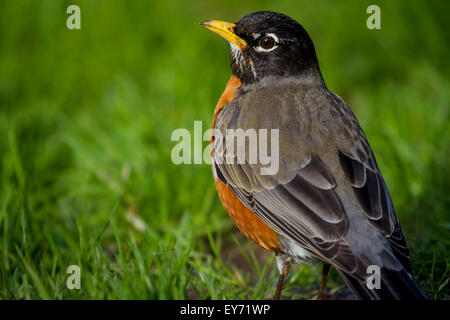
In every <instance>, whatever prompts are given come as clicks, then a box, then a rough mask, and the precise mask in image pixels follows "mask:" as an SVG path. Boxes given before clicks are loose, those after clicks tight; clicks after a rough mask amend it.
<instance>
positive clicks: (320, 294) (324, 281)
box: [317, 263, 331, 300]
mask: <svg viewBox="0 0 450 320" xmlns="http://www.w3.org/2000/svg"><path fill="white" fill-rule="evenodd" d="M330 267H331V265H330V264H328V263H324V264H323V269H322V278H321V279H320V284H319V292H318V293H317V300H324V299H325V286H326V284H327V276H328V271H330Z"/></svg>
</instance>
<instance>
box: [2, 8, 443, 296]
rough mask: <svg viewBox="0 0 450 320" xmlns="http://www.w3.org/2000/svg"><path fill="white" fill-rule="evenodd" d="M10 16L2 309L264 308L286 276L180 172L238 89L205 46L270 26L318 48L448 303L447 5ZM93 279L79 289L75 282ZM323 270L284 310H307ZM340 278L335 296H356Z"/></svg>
mask: <svg viewBox="0 0 450 320" xmlns="http://www.w3.org/2000/svg"><path fill="white" fill-rule="evenodd" d="M72 3H73V1H51V0H48V1H42V0H38V1H20V2H16V1H2V2H0V134H1V138H0V257H1V258H0V298H2V299H41V298H42V299H82V298H84V299H93V298H97V299H183V298H189V297H192V298H200V299H211V298H212V299H228V298H230V299H241V298H251V299H261V298H264V299H266V298H270V297H271V296H272V295H273V294H274V289H275V285H276V281H277V270H276V268H275V263H274V258H273V257H270V256H269V255H267V254H264V253H261V251H260V250H258V249H257V248H255V247H254V246H251V245H250V244H249V242H248V241H247V240H246V239H244V238H243V237H241V236H240V235H238V233H236V227H235V226H234V225H233V223H232V222H231V220H230V219H229V218H228V216H227V214H226V213H225V211H224V209H223V207H222V205H221V204H220V201H219V200H218V197H217V195H216V191H215V187H214V183H213V179H212V176H211V169H210V167H209V166H208V165H206V164H203V165H181V166H177V165H174V164H173V163H172V162H171V159H170V153H171V148H172V147H173V146H174V143H173V142H171V141H170V135H171V132H172V131H173V130H174V129H176V128H187V129H189V130H192V129H193V121H194V120H201V121H203V124H204V125H203V128H204V129H206V128H207V127H209V124H210V122H211V119H212V112H213V108H214V106H215V103H216V101H217V100H218V98H219V96H220V94H221V92H222V90H223V88H224V86H225V83H226V81H227V79H228V78H229V76H230V69H229V56H228V55H229V52H228V46H227V45H226V43H225V42H224V41H223V40H221V39H219V38H218V37H217V36H215V35H213V34H212V33H211V32H208V31H206V30H204V29H203V28H201V27H200V26H199V25H198V24H197V23H198V22H199V21H202V20H206V19H214V18H215V19H222V20H231V21H236V20H238V19H239V18H240V17H242V16H243V15H244V14H246V13H250V12H253V11H257V10H263V9H271V10H275V11H280V12H284V13H286V14H288V15H290V16H292V17H294V18H296V19H297V20H298V21H300V22H301V23H302V24H303V25H304V26H305V28H306V29H307V30H308V31H309V33H310V34H311V36H312V38H313V40H314V42H315V46H316V50H317V54H318V57H319V62H320V64H321V68H322V72H323V75H324V78H325V80H326V82H327V85H328V87H329V88H330V89H331V90H332V91H334V92H336V93H337V94H339V95H340V96H342V97H343V98H344V99H345V100H346V101H347V102H348V104H349V105H350V106H351V107H352V109H353V110H354V112H355V113H356V115H357V117H358V119H359V120H360V123H361V125H362V127H363V129H364V130H365V132H366V134H367V136H368V139H369V141H370V143H371V145H372V148H373V149H374V152H375V154H376V155H377V160H378V163H379V166H380V168H381V170H382V173H383V175H384V177H385V179H386V181H387V184H388V186H389V189H390V191H391V194H392V197H393V200H394V203H395V206H396V210H397V214H398V216H399V219H400V221H401V223H402V225H403V228H404V230H405V233H406V235H407V238H408V240H409V244H410V247H411V251H412V264H413V268H414V271H415V273H416V275H417V277H418V282H419V283H420V285H421V286H422V287H423V288H424V289H425V290H426V291H427V292H428V294H429V295H430V296H431V297H433V298H435V299H449V297H450V289H449V287H450V285H449V284H448V281H449V277H450V266H449V264H450V239H449V238H450V237H449V232H450V197H449V190H450V179H449V177H450V169H449V168H450V152H449V150H450V138H449V136H450V126H449V123H450V122H449V101H450V93H449V88H450V80H449V79H450V77H449V76H450V72H449V71H450V68H449V63H448V52H449V40H450V37H449V30H450V28H449V25H448V17H447V15H448V12H449V9H450V6H449V4H448V2H447V1H378V5H379V6H380V7H381V17H382V22H381V23H382V29H381V30H375V31H372V30H368V29H367V28H366V27H365V20H366V18H367V15H366V14H365V10H366V8H367V6H368V5H370V4H372V2H370V1H352V2H347V1H346V2H345V3H344V2H337V1H311V2H306V1H276V3H274V2H273V1H256V0H251V1H245V2H243V1H237V0H232V1H226V2H225V1H221V2H219V1H214V2H212V1H209V2H204V1H201V2H186V1H165V2H157V3H151V2H150V1H137V2H135V1H133V2H131V1H76V3H78V4H79V5H80V7H81V14H82V21H81V24H82V29H81V30H74V31H69V30H67V28H66V27H65V20H66V18H67V15H66V13H65V9H66V8H67V6H68V5H69V4H72ZM72 264H76V265H79V266H80V267H81V289H80V290H68V289H67V288H66V279H67V277H68V276H69V275H68V274H67V273H66V269H67V267H68V266H69V265H72ZM320 272H321V271H320V268H313V269H311V268H309V267H305V266H302V267H298V268H296V269H295V270H294V272H292V273H291V275H290V277H289V279H288V282H287V285H286V290H285V291H284V294H285V295H286V296H287V297H290V298H294V299H303V298H311V297H313V296H314V294H315V293H314V290H315V289H317V285H318V281H319V276H320ZM343 287H344V286H343V284H342V282H341V281H340V280H339V277H338V276H337V274H336V273H335V272H333V273H332V275H331V281H330V283H329V289H330V291H331V293H339V292H342V291H343Z"/></svg>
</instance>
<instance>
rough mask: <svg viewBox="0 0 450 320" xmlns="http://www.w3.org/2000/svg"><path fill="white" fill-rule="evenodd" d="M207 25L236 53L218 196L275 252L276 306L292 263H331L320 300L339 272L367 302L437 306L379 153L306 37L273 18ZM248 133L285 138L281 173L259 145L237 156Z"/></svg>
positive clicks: (218, 146) (221, 135)
mask: <svg viewBox="0 0 450 320" xmlns="http://www.w3.org/2000/svg"><path fill="white" fill-rule="evenodd" d="M200 24H201V25H202V26H204V27H206V28H207V29H209V30H211V31H213V32H214V33H216V34H218V35H220V36H221V37H223V38H224V39H225V40H227V42H228V43H229V45H230V58H231V73H232V75H231V78H230V79H229V81H228V83H227V85H226V88H225V91H224V92H223V94H222V96H221V97H220V99H219V101H218V103H217V105H216V107H215V110H214V115H213V121H212V129H213V134H212V135H211V143H210V146H211V160H212V161H211V164H212V171H213V176H214V180H215V186H216V189H217V192H218V196H219V198H220V201H221V202H222V204H223V206H224V207H225V209H226V211H227V212H228V214H229V215H230V217H231V219H232V220H233V221H234V223H235V224H236V226H237V227H238V229H239V230H240V231H241V232H242V233H243V234H244V235H245V236H246V237H247V238H249V239H251V240H252V241H254V242H256V243H257V244H258V245H260V246H261V247H262V248H264V249H266V250H267V251H269V252H272V253H275V256H276V262H277V266H278V270H279V272H280V277H279V280H278V284H277V288H276V292H275V296H274V299H280V297H281V292H282V289H283V284H284V282H285V279H286V277H287V275H288V274H289V270H290V267H291V264H292V263H296V264H309V265H316V264H318V263H323V271H322V278H321V281H320V285H319V290H318V296H317V298H319V299H323V298H324V297H325V293H324V291H325V285H326V279H327V274H328V271H329V269H330V268H331V267H334V268H335V269H336V270H337V272H338V273H339V275H340V276H341V277H342V279H343V280H344V282H345V283H346V285H347V286H348V287H349V289H350V290H351V291H352V292H353V293H354V295H355V298H357V299H364V300H384V299H386V300H404V299H415V300H422V299H427V296H426V294H425V293H424V292H423V291H422V289H421V288H420V287H419V286H418V284H417V283H416V281H415V279H414V276H413V273H412V268H411V264H410V254H409V249H408V245H407V242H406V239H405V235H404V233H403V231H402V228H401V226H400V223H399V220H398V218H397V215H396V212H395V209H394V205H393V202H392V198H391V195H390V193H389V190H388V188H387V185H386V182H385V180H384V179H383V177H382V175H381V172H380V169H379V167H378V165H377V162H376V160H375V156H374V153H373V151H372V149H371V147H370V145H369V142H368V140H367V138H366V136H365V134H364V132H363V130H362V128H361V126H360V125H359V122H358V120H357V119H356V117H355V115H354V114H353V112H352V110H351V109H350V107H349V106H348V105H347V104H346V103H345V101H344V100H343V99H342V98H340V97H339V96H338V95H337V94H335V93H333V92H331V91H330V90H329V89H328V88H327V86H326V84H325V81H324V78H323V76H322V73H321V71H320V68H319V63H318V59H317V55H316V51H315V48H314V44H313V42H312V39H311V37H310V36H309V34H308V33H307V31H306V30H305V29H304V27H303V26H302V25H301V24H300V23H298V22H297V21H296V20H294V19H292V18H290V17H289V16H287V15H284V14H281V13H277V12H272V11H259V12H254V13H251V14H248V15H246V16H244V17H243V18H241V19H240V20H239V21H238V22H236V23H230V22H225V21H220V20H206V21H202V22H200ZM261 129H266V131H261ZM238 130H241V131H240V132H244V133H248V132H250V131H251V130H255V131H256V132H268V131H270V130H277V131H276V132H277V135H274V136H271V140H270V142H271V143H272V142H276V143H277V145H276V146H277V147H278V150H276V149H277V148H275V147H274V148H273V149H272V150H271V155H274V154H275V152H276V154H275V155H277V157H274V158H273V159H276V158H278V163H279V164H278V168H277V170H273V172H269V173H268V172H267V171H268V170H266V171H265V172H264V170H263V169H264V168H267V162H266V163H263V161H261V159H260V160H259V161H256V163H255V161H253V162H252V161H250V160H251V155H252V154H251V151H250V150H251V147H252V145H251V144H252V143H253V144H255V141H256V140H255V141H252V140H251V139H250V134H248V136H244V142H242V144H243V149H244V151H242V150H243V149H242V148H241V149H239V147H237V148H235V147H234V144H235V142H236V141H234V140H235V139H234V138H235V136H233V135H230V134H229V132H236V131H238ZM249 130H250V131H249ZM271 132H272V131H271ZM277 136H278V140H276V137H277ZM257 138H258V140H257V141H258V143H259V142H260V141H262V140H261V139H263V138H262V135H261V136H258V137H257ZM233 139H234V140H233ZM237 142H239V141H237ZM270 145H271V146H272V144H270ZM274 146H275V145H274ZM259 147H261V144H259ZM239 152H241V153H239ZM239 160H240V161H239ZM371 268H372V269H371ZM372 270H374V271H372ZM377 272H378V273H377ZM375 273H376V275H375ZM374 275H375V276H374ZM376 277H378V278H376ZM374 279H375V280H374ZM376 279H378V280H379V282H378V284H377V282H376ZM370 281H372V282H370ZM369 283H371V284H372V285H369Z"/></svg>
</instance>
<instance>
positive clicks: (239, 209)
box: [211, 75, 281, 251]
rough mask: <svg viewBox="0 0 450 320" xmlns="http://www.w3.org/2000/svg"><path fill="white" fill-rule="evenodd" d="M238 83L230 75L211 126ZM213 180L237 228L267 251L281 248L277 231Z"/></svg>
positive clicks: (234, 92) (239, 83)
mask: <svg viewBox="0 0 450 320" xmlns="http://www.w3.org/2000/svg"><path fill="white" fill-rule="evenodd" d="M240 85H241V82H240V81H239V79H238V78H237V77H236V76H234V75H233V76H231V78H230V80H229V81H228V84H227V87H226V88H225V91H224V93H223V94H222V96H221V97H220V99H219V102H218V103H217V105H216V109H215V110H214V117H213V123H212V128H214V127H215V123H216V118H217V115H218V114H219V112H220V110H222V108H223V107H224V106H225V105H226V104H227V103H228V102H229V101H231V100H232V99H233V97H234V96H235V94H236V90H237V88H239V86H240ZM211 140H212V138H211ZM211 147H212V143H211ZM212 152H214V150H212ZM215 182H216V189H217V193H218V194H219V198H220V201H222V204H223V206H224V207H225V209H226V210H227V212H228V214H229V215H230V217H231V219H232V220H233V221H234V223H235V224H236V226H237V227H238V228H239V230H240V231H241V232H242V233H243V234H244V235H245V236H246V237H247V238H249V239H251V240H253V241H254V242H256V243H257V244H259V245H260V246H261V247H263V248H264V249H266V250H268V251H279V250H281V248H280V244H279V242H278V235H277V233H276V232H275V231H273V230H272V228H270V227H269V226H268V225H267V224H266V223H265V222H264V221H262V220H261V219H260V218H259V217H258V216H257V215H256V214H255V213H254V212H252V211H251V210H250V209H249V208H247V207H246V206H245V205H244V204H243V203H242V202H241V201H240V200H239V199H238V198H237V197H236V195H235V194H234V193H233V191H231V189H230V188H228V187H227V186H226V185H225V184H223V183H222V181H220V180H219V179H216V180H215Z"/></svg>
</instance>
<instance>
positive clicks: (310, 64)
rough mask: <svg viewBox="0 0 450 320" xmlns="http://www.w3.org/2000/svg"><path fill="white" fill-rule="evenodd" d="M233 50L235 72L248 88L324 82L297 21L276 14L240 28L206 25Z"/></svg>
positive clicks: (255, 17)
mask: <svg viewBox="0 0 450 320" xmlns="http://www.w3.org/2000/svg"><path fill="white" fill-rule="evenodd" d="M201 24H203V25H204V26H205V27H207V28H208V29H210V30H212V31H214V32H216V33H218V34H219V35H221V36H222V37H224V38H225V39H226V40H228V42H229V43H230V46H231V68H232V71H233V74H234V75H236V76H237V77H238V78H239V79H240V80H241V82H243V83H244V84H248V83H254V82H258V81H260V80H261V79H264V78H266V77H275V78H278V77H311V78H312V79H315V80H317V81H320V82H322V81H323V80H322V77H321V75H320V70H319V65H318V62H317V57H316V52H315V49H314V45H313V42H312V40H311V38H310V37H309V35H308V33H307V32H306V30H305V29H304V28H303V27H302V26H301V25H300V24H299V23H298V22H297V21H295V20H294V19H292V18H290V17H288V16H286V15H284V14H280V13H276V12H272V11H261V12H255V13H252V14H249V15H246V16H245V17H243V18H242V19H241V20H239V21H238V22H237V23H236V24H232V23H227V22H223V21H214V20H210V21H205V22H202V23H201Z"/></svg>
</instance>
